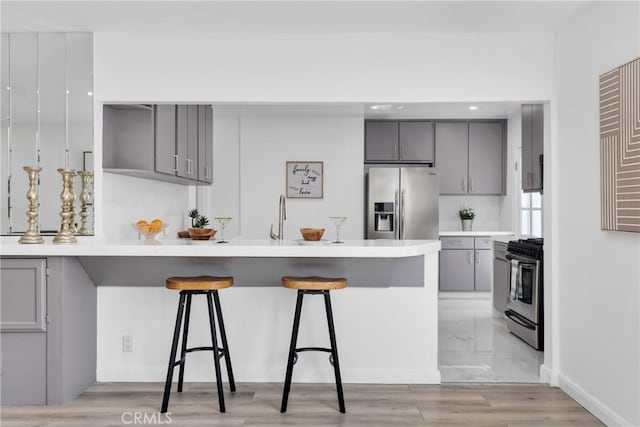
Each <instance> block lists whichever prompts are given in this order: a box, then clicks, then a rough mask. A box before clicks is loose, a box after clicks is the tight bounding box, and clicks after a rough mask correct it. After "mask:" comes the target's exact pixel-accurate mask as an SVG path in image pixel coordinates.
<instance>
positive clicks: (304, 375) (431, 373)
mask: <svg viewBox="0 0 640 427" xmlns="http://www.w3.org/2000/svg"><path fill="white" fill-rule="evenodd" d="M222 371H223V372H222V377H223V381H224V380H225V379H226V372H225V370H224V366H223V370H222ZM233 371H234V374H235V380H236V381H238V382H282V381H283V379H284V370H282V369H271V370H265V369H264V368H263V367H254V368H251V367H241V366H238V367H236V366H234V367H233ZM341 371H342V381H344V382H345V383H352V384H440V381H441V377H440V371H439V370H438V369H436V370H419V371H418V370H409V369H391V370H389V369H355V370H354V369H350V370H349V371H348V372H347V371H345V370H344V369H341ZM166 375H167V368H166V367H164V366H163V367H157V366H155V367H152V366H147V367H136V368H131V367H124V366H123V367H119V368H109V369H100V370H98V371H97V372H96V380H97V381H98V382H157V381H164V380H165V378H166ZM177 377H178V376H177V375H175V378H177ZM185 381H188V382H211V381H215V377H214V376H213V373H212V372H209V370H208V369H207V372H206V373H204V372H202V371H200V372H197V371H196V372H194V371H191V373H190V372H189V369H188V368H187V370H186V371H185ZM295 381H296V382H300V383H332V382H334V381H335V378H334V376H333V370H331V369H326V370H318V369H296V370H295Z"/></svg>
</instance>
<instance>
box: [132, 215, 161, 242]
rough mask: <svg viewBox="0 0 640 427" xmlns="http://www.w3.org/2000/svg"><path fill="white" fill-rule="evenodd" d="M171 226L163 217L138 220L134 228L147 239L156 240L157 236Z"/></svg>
mask: <svg viewBox="0 0 640 427" xmlns="http://www.w3.org/2000/svg"><path fill="white" fill-rule="evenodd" d="M167 227H169V224H167V223H166V222H163V221H162V220H161V219H158V218H156V219H154V220H153V221H151V222H147V221H145V220H140V221H137V222H135V223H134V224H133V228H134V229H135V230H136V231H137V232H138V233H140V234H142V235H143V236H144V238H145V240H154V239H155V237H156V236H157V235H158V234H160V233H162V232H164V230H166V229H167Z"/></svg>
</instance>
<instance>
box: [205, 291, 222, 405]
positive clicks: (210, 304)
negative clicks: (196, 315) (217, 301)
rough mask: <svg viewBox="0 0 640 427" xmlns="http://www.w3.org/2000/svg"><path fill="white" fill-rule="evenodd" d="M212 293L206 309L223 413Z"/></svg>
mask: <svg viewBox="0 0 640 427" xmlns="http://www.w3.org/2000/svg"><path fill="white" fill-rule="evenodd" d="M211 294H212V292H211V291H210V292H207V307H208V308H209V326H210V327H211V342H212V345H213V362H214V365H215V367H216V384H217V386H218V403H219V404H220V412H225V407H224V394H223V393H224V391H223V390H222V373H221V372H220V357H219V355H218V351H217V348H218V337H217V336H216V321H215V313H214V308H213V297H212V296H211Z"/></svg>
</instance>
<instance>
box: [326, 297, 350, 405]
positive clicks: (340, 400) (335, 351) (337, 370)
mask: <svg viewBox="0 0 640 427" xmlns="http://www.w3.org/2000/svg"><path fill="white" fill-rule="evenodd" d="M323 293H324V306H325V309H326V311H327V323H328V325H329V340H330V341H331V356H332V358H333V370H334V372H335V374H336V389H337V390H338V405H339V406H340V412H342V413H343V414H344V413H345V407H344V395H343V393H342V377H341V376H340V363H339V362H338V347H337V346H336V331H335V330H334V328H333V312H332V310H331V297H330V296H329V291H324V292H323Z"/></svg>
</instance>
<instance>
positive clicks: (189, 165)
mask: <svg viewBox="0 0 640 427" xmlns="http://www.w3.org/2000/svg"><path fill="white" fill-rule="evenodd" d="M187 175H191V159H187Z"/></svg>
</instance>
